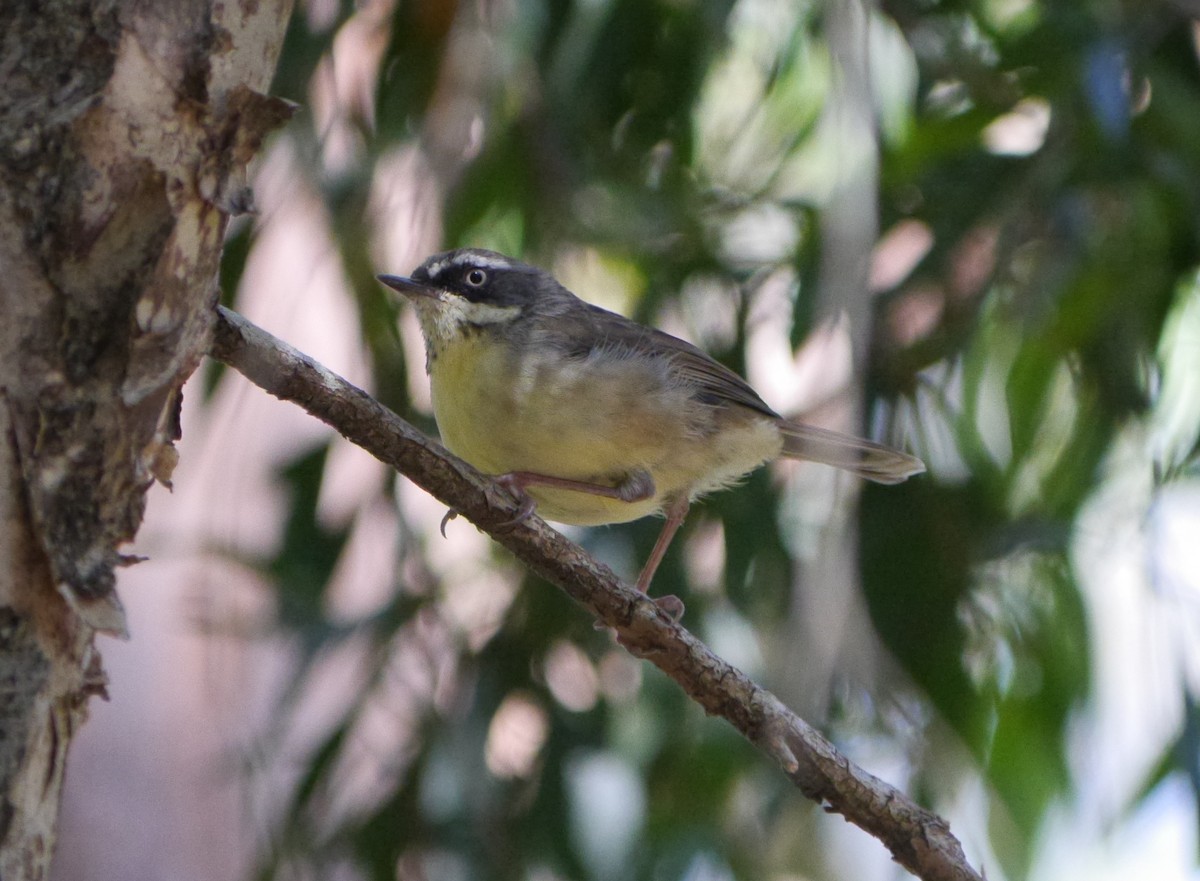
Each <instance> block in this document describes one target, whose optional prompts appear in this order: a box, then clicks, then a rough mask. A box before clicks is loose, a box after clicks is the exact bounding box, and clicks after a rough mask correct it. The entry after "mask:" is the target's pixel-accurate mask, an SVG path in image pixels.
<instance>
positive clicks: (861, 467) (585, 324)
mask: <svg viewBox="0 0 1200 881" xmlns="http://www.w3.org/2000/svg"><path fill="white" fill-rule="evenodd" d="M555 336H556V339H557V341H558V342H559V344H560V345H563V346H564V348H565V353H566V354H568V355H569V356H571V357H579V358H586V357H588V356H589V355H591V354H592V353H593V352H594V351H596V350H597V349H607V350H609V351H612V352H627V353H629V355H630V356H632V357H647V358H662V359H664V360H667V361H669V362H670V370H671V373H672V375H673V376H675V377H676V378H677V379H678V380H679V381H680V382H682V383H686V384H687V385H690V386H691V387H692V388H693V389H694V391H693V395H694V396H695V397H696V399H697V400H700V401H702V402H703V403H705V404H708V405H709V406H713V407H725V406H728V405H730V404H737V405H740V406H743V407H746V408H748V409H750V410H753V411H755V412H758V413H762V414H763V415H765V416H769V417H771V418H773V419H776V420H778V422H777V424H778V426H779V430H780V432H781V434H782V436H783V450H782V454H783V455H784V456H787V457H789V458H793V459H807V460H809V461H813V462H821V463H823V464H826V465H832V466H833V467H834V468H840V469H843V470H845V471H849V472H851V473H853V474H857V475H858V476H860V477H863V478H865V479H867V480H871V481H874V482H876V483H899V482H901V481H902V480H905V479H907V478H909V477H911V476H913V475H914V474H920V473H921V472H923V471H924V470H925V465H924V463H923V462H922V461H921V460H920V459H918V458H916V457H915V456H910V455H908V454H907V453H902V452H900V451H899V450H894V449H892V448H891V447H887V446H884V445H883V444H877V443H875V442H874V441H869V440H864V439H862V438H857V437H851V436H850V435H846V434H841V433H839V432H836V431H830V430H829V429H825V428H818V427H817V426H815V425H807V424H805V423H803V422H797V421H794V420H791V419H784V418H783V417H781V416H780V415H779V414H778V413H776V412H775V411H774V410H772V409H771V408H770V407H769V406H767V404H766V402H764V401H763V399H762V398H760V397H759V396H758V393H757V392H756V391H754V389H753V388H751V387H750V385H749V384H748V383H747V382H746V381H745V380H744V379H742V378H741V377H740V376H738V375H737V374H736V373H734V372H733V371H732V370H730V369H729V368H728V367H726V366H724V365H723V364H721V363H719V362H718V361H715V360H714V359H713V358H711V357H710V356H709V355H707V354H705V353H704V352H703V351H701V350H700V349H698V348H696V347H695V346H693V345H692V344H691V343H688V342H685V341H683V340H681V339H679V338H678V337H673V336H671V335H670V334H668V333H664V332H663V331H661V330H655V329H654V328H651V327H646V326H645V325H641V324H638V323H637V322H636V321H632V320H630V319H628V318H625V317H624V316H622V315H618V314H617V313H615V312H609V311H607V310H605V309H601V308H600V307H598V306H593V305H591V304H586V308H585V309H581V310H572V313H571V314H570V315H569V316H563V319H562V321H560V322H559V323H557V324H556V326H555Z"/></svg>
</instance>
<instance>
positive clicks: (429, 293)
mask: <svg viewBox="0 0 1200 881" xmlns="http://www.w3.org/2000/svg"><path fill="white" fill-rule="evenodd" d="M375 278H376V280H378V281H379V282H380V283H382V284H385V285H387V286H388V287H389V288H391V289H392V290H393V291H399V292H400V293H402V294H404V296H406V297H408V298H409V299H414V298H418V297H428V298H430V299H434V300H440V299H441V294H440V293H439V292H438V289H437V288H434V287H430V286H429V285H427V284H422V283H421V282H419V281H413V280H412V279H411V278H409V277H407V276H404V275H377V276H375Z"/></svg>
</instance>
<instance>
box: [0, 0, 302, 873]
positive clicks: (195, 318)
mask: <svg viewBox="0 0 1200 881" xmlns="http://www.w3.org/2000/svg"><path fill="white" fill-rule="evenodd" d="M290 12H291V0H222V2H216V0H161V2H152V3H145V2H139V3H132V2H125V3H120V2H115V0H4V2H2V3H0V82H2V83H3V87H2V88H0V316H3V317H2V320H0V878H3V879H4V881H26V879H39V878H43V877H45V875H46V874H47V872H48V867H49V864H50V857H51V855H52V853H53V849H54V841H55V835H56V826H57V816H58V805H59V797H60V793H61V785H62V779H63V769H64V767H65V763H66V754H67V750H68V747H69V746H70V743H71V737H72V734H73V732H74V731H75V730H76V729H77V728H78V726H79V725H80V724H82V722H83V720H84V718H85V717H86V705H87V699H88V696H89V695H91V694H94V693H97V692H102V691H103V687H104V678H103V670H102V667H101V664H100V658H99V655H98V654H97V653H96V650H95V647H94V644H93V638H94V634H95V632H96V631H97V630H101V631H108V632H111V633H115V634H123V633H124V631H125V618H124V612H123V610H122V608H121V605H120V603H119V602H118V600H117V597H116V594H115V592H114V582H115V575H114V570H115V568H116V567H118V566H120V565H124V564H125V563H128V562H130V561H129V559H128V558H126V557H123V556H122V555H121V553H120V546H121V545H122V544H123V543H124V542H127V541H129V540H130V539H131V538H132V537H133V535H134V533H135V532H136V530H137V528H138V526H139V525H140V523H141V520H142V512H143V509H144V506H145V492H146V489H147V488H148V487H149V485H150V484H151V483H152V481H153V480H155V479H158V480H160V481H163V482H166V481H167V480H168V479H169V476H170V472H171V468H172V466H173V464H174V461H175V459H174V457H175V451H174V447H173V445H172V444H173V441H174V440H175V439H176V437H177V436H178V420H177V414H178V408H179V401H180V398H179V394H180V388H181V387H182V385H183V382H184V381H185V380H186V379H187V377H188V376H189V375H190V374H191V372H192V371H193V370H194V369H195V367H196V365H197V364H198V363H199V361H200V359H201V357H203V355H204V353H205V351H207V349H208V346H209V337H210V335H211V332H212V324H213V313H212V304H213V303H214V302H215V300H216V293H217V288H216V275H217V267H218V264H219V260H220V254H221V246H222V242H223V237H224V231H225V224H226V221H227V219H228V216H229V215H230V214H231V213H236V212H237V211H238V210H241V209H244V208H246V207H247V203H248V198H247V196H246V195H245V194H246V193H247V192H248V191H247V190H246V189H245V184H244V174H245V166H246V163H247V162H248V161H249V160H250V158H251V156H252V155H253V154H254V152H255V151H256V149H257V147H258V145H259V142H260V141H261V139H262V137H263V136H264V135H265V133H266V132H267V131H269V130H270V129H272V128H274V127H275V126H276V125H277V124H278V123H279V122H281V121H282V120H283V119H285V118H286V117H287V115H288V114H289V112H290V111H289V108H288V107H287V106H286V105H285V104H284V102H282V101H278V100H275V99H271V98H268V97H266V96H265V95H263V94H262V91H263V90H265V89H266V87H267V85H268V83H269V82H270V77H271V75H272V73H273V71H274V68H275V61H276V58H277V56H278V52H279V49H280V47H281V45H282V42H283V35H284V29H285V26H286V23H287V20H288V17H289V15H290Z"/></svg>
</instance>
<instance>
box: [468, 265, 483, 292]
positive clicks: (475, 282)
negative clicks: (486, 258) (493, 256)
mask: <svg viewBox="0 0 1200 881" xmlns="http://www.w3.org/2000/svg"><path fill="white" fill-rule="evenodd" d="M485 281H487V273H486V272H484V271H483V270H482V269H472V270H471V271H470V272H468V273H467V284H469V285H470V286H471V287H473V288H481V287H483V283H484V282H485Z"/></svg>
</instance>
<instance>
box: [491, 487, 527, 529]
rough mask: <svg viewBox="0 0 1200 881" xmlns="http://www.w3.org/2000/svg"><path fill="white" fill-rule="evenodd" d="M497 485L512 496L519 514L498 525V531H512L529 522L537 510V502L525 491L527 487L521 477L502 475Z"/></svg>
mask: <svg viewBox="0 0 1200 881" xmlns="http://www.w3.org/2000/svg"><path fill="white" fill-rule="evenodd" d="M496 483H498V484H500V485H501V486H502V487H504V488H505V489H506V490H508V492H509V493H510V494H511V495H512V497H513V499H514V500H515V501H516V503H517V513H516V514H514V515H513V516H512V517H510V518H509V519H508V520H505V521H504V522H503V523H498V524H496V528H497V529H512V528H513V527H516V526H520V525H521V524H522V523H524V522H525V521H526V520H528V519H529V518H530V517H531V516H532V515H533V512H534V509H535V508H537V502H535V501H534V500H533V496H531V495H530V494H529V493H528V492H526V490H525V486H524V485H523V484H522V483H521V480H520V478H519V477H517V476H516V475H513V474H501V475H500V476H499V477H497V478H496Z"/></svg>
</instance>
